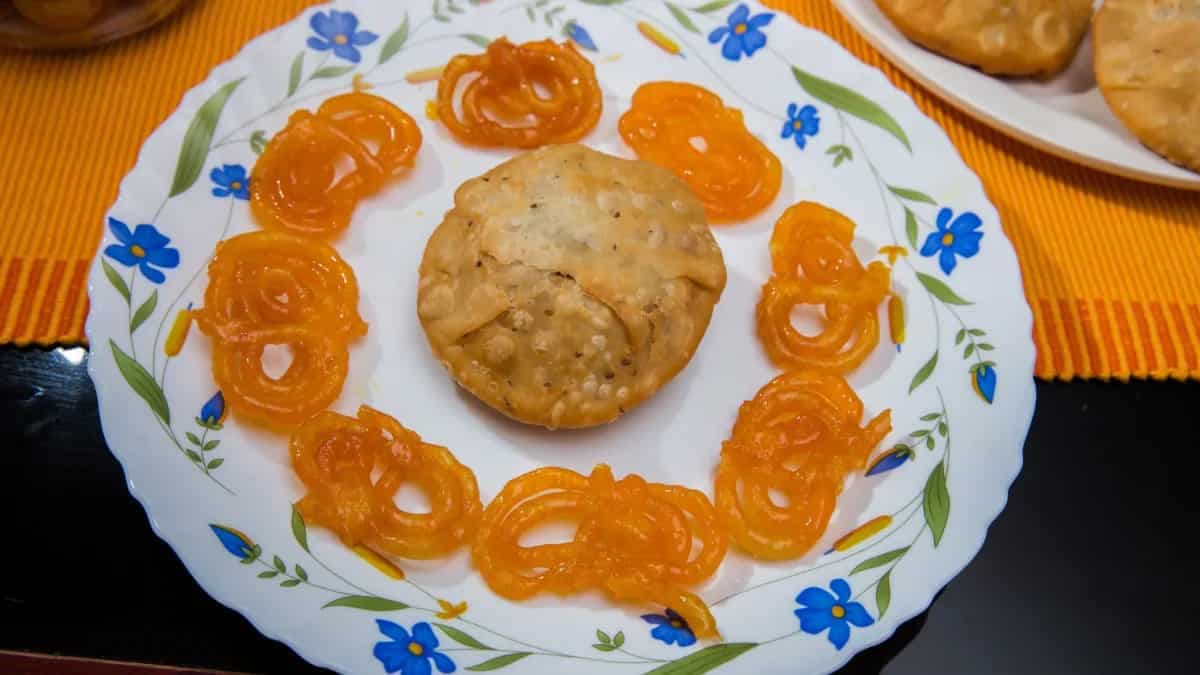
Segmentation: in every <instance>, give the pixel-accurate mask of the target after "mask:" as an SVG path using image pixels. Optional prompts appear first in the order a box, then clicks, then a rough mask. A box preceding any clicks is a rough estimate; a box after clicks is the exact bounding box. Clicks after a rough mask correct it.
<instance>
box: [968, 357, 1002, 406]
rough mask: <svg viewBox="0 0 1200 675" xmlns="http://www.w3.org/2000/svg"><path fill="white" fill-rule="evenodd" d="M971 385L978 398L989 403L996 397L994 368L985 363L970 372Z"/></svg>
mask: <svg viewBox="0 0 1200 675" xmlns="http://www.w3.org/2000/svg"><path fill="white" fill-rule="evenodd" d="M971 386H972V387H973V388H974V389H975V393H976V394H979V398H981V399H983V400H985V401H987V402H988V403H991V402H992V401H994V400H995V399H996V369H995V368H992V367H991V366H989V365H987V364H986V363H985V364H983V365H980V366H977V367H976V368H975V369H974V370H973V371H972V373H971Z"/></svg>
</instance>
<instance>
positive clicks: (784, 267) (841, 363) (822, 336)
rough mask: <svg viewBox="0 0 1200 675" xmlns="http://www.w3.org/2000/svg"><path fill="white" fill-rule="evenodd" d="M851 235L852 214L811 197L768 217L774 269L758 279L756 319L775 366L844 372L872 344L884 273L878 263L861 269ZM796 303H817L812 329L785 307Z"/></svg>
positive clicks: (886, 283)
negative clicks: (818, 322) (818, 317)
mask: <svg viewBox="0 0 1200 675" xmlns="http://www.w3.org/2000/svg"><path fill="white" fill-rule="evenodd" d="M853 240H854V223H853V222H852V221H850V220H849V219H847V218H846V217H845V216H843V215H842V214H840V213H838V212H836V211H834V210H832V209H828V208H826V207H824V206H821V205H820V204H815V203H813V202H800V203H799V204H796V205H795V206H792V207H791V208H789V209H788V210H787V211H785V212H784V214H783V215H782V216H781V217H780V218H779V220H778V222H776V223H775V231H774V232H773V233H772V235H771V264H772V267H773V269H774V274H773V275H772V277H771V278H770V280H768V281H767V283H766V284H765V285H763V290H762V298H761V299H760V300H759V302H758V310H757V320H756V323H757V328H758V336H759V339H760V340H761V341H762V344H763V347H764V348H765V349H766V351H767V355H768V356H769V357H770V358H771V361H772V362H774V363H775V365H777V366H779V367H780V368H784V369H795V368H804V369H816V370H826V371H830V372H835V373H847V372H850V371H851V370H853V369H855V368H857V367H858V366H859V365H861V364H862V362H863V361H865V360H866V359H867V357H868V356H870V354H871V351H872V350H874V349H875V347H876V345H878V344H879V305H880V303H882V302H883V301H884V299H885V298H887V296H888V293H889V292H890V290H889V289H890V285H891V272H890V270H889V269H888V268H887V266H885V265H884V264H883V263H879V262H873V263H871V264H870V265H868V266H867V267H866V268H864V267H863V266H862V263H860V262H859V260H858V256H857V254H855V252H854V249H853V248H852V246H851V244H852V243H853ZM802 304H803V305H813V306H823V307H824V310H825V316H824V321H825V325H824V328H823V330H822V331H821V332H820V333H819V334H817V335H814V336H808V335H804V334H802V333H801V332H800V331H798V330H796V328H795V327H794V326H793V325H792V310H793V309H794V308H795V307H796V306H797V305H802Z"/></svg>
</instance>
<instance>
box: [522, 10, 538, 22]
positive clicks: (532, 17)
mask: <svg viewBox="0 0 1200 675" xmlns="http://www.w3.org/2000/svg"><path fill="white" fill-rule="evenodd" d="M525 16H527V17H529V21H530V23H533V22H534V21H537V14H534V13H533V8H532V7H529V6H526V7H525Z"/></svg>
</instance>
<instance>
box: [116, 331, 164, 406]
mask: <svg viewBox="0 0 1200 675" xmlns="http://www.w3.org/2000/svg"><path fill="white" fill-rule="evenodd" d="M108 346H109V348H110V349H112V353H113V359H114V360H115V361H116V362H117V370H119V371H121V376H122V377H124V378H125V381H126V382H128V383H129V386H130V388H132V389H133V392H134V393H135V394H137V395H138V396H139V397H141V399H142V400H143V401H145V402H146V405H148V406H150V410H151V411H152V412H153V413H154V414H155V415H156V416H157V417H158V419H160V420H162V421H163V424H167V425H170V424H171V408H170V407H169V406H168V405H167V397H166V396H163V392H162V388H160V387H159V386H158V383H157V382H155V381H154V378H153V377H151V376H150V373H149V372H147V371H146V368H145V367H144V366H143V365H142V364H140V363H138V362H137V361H135V360H134V359H133V357H131V356H130V355H128V354H126V353H125V352H123V351H121V348H120V347H118V346H117V343H116V342H113V341H112V340H111V339H110V340H109V341H108Z"/></svg>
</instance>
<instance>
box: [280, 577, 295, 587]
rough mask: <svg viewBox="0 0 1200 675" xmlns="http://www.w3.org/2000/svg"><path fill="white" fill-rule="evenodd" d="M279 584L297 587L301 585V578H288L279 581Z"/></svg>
mask: <svg viewBox="0 0 1200 675" xmlns="http://www.w3.org/2000/svg"><path fill="white" fill-rule="evenodd" d="M279 585H280V586H282V587H284V588H295V587H297V586H299V585H300V580H299V579H288V580H286V581H281V582H279Z"/></svg>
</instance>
